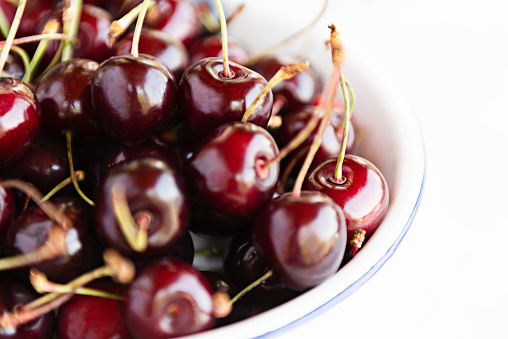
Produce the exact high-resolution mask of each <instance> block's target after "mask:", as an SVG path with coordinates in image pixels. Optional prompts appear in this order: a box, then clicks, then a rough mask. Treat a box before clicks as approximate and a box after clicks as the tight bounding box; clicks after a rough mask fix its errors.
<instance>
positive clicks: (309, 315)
mask: <svg viewBox="0 0 508 339" xmlns="http://www.w3.org/2000/svg"><path fill="white" fill-rule="evenodd" d="M423 166H424V167H423V176H422V182H421V185H420V191H419V193H418V198H417V200H416V203H415V205H414V207H413V210H412V212H411V215H410V216H409V219H408V220H407V222H406V224H405V226H404V228H403V229H402V232H401V233H400V234H399V236H398V237H397V239H395V242H394V243H393V244H392V246H391V247H390V248H389V249H388V250H387V251H386V253H385V254H384V255H383V256H382V257H381V258H380V259H379V260H378V261H377V262H376V263H375V264H374V266H372V267H371V268H370V269H369V270H368V271H367V272H366V273H365V274H364V275H363V276H361V277H360V278H359V279H358V280H356V281H355V282H354V283H352V284H351V285H349V286H348V287H347V288H346V289H344V290H343V291H341V292H340V293H339V294H337V295H336V296H335V297H334V298H332V299H331V300H329V301H328V302H326V303H325V304H323V305H321V306H320V307H318V308H316V309H315V310H313V311H311V312H310V313H307V314H306V315H304V316H303V317H301V318H299V319H296V320H295V321H293V322H291V323H289V324H287V325H284V326H282V327H280V328H278V329H276V330H274V331H271V332H267V333H265V334H262V335H260V336H257V337H255V338H270V337H274V336H275V335H277V334H280V333H281V332H284V331H287V330H288V329H291V328H293V327H295V326H298V325H300V324H302V322H305V321H309V320H310V319H312V318H314V317H316V316H318V315H320V314H322V313H323V312H325V311H327V310H329V309H330V308H332V307H333V306H335V305H337V304H338V303H339V302H341V301H342V300H344V299H346V298H347V297H348V296H350V295H351V294H353V292H355V291H356V290H357V289H359V288H360V287H361V286H362V285H363V284H365V283H366V282H367V281H368V280H369V279H370V278H372V277H373V276H374V275H375V274H376V273H377V272H378V271H379V269H381V267H383V265H384V264H385V263H386V262H387V261H388V259H390V258H391V256H392V255H393V254H394V253H395V251H396V250H397V248H398V247H399V244H400V243H401V241H402V239H404V236H405V235H406V233H407V231H408V230H409V228H410V227H411V224H412V223H413V220H414V218H415V216H416V213H417V211H418V208H419V206H420V202H421V199H422V195H423V189H424V185H425V173H426V158H425V150H424V151H423Z"/></svg>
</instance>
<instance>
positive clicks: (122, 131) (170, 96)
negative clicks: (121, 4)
mask: <svg viewBox="0 0 508 339" xmlns="http://www.w3.org/2000/svg"><path fill="white" fill-rule="evenodd" d="M176 92H177V87H176V83H175V79H174V76H173V74H171V72H170V71H169V70H168V69H167V68H166V67H165V66H163V65H162V64H161V63H160V62H159V61H157V60H156V59H155V58H153V57H151V56H148V55H146V54H143V55H141V56H140V57H133V56H130V55H125V56H117V57H112V58H110V59H108V60H106V61H104V62H103V63H102V64H101V65H100V66H99V68H98V69H97V70H96V72H95V73H94V76H93V80H92V104H93V107H94V109H95V111H96V113H97V117H98V119H99V123H100V124H101V126H102V127H103V129H104V130H105V131H106V133H108V134H109V136H110V137H111V138H113V139H114V140H116V141H117V142H120V143H123V144H131V145H132V144H139V143H141V142H142V141H144V140H146V139H148V138H149V137H150V135H151V134H153V133H155V132H156V131H158V130H160V129H161V128H162V127H163V126H164V123H165V122H167V121H168V120H169V119H170V118H171V116H172V115H173V113H174V111H175V108H176V96H177V95H176Z"/></svg>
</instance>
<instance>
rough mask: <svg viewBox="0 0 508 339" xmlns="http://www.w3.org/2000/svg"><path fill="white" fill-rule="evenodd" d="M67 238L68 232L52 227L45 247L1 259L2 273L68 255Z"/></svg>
mask: <svg viewBox="0 0 508 339" xmlns="http://www.w3.org/2000/svg"><path fill="white" fill-rule="evenodd" d="M65 238H66V232H65V231H64V230H63V229H62V228H61V227H60V226H52V227H51V228H50V230H49V232H48V236H47V238H46V241H45V242H44V245H42V246H40V247H38V248H36V249H35V250H33V251H31V252H27V253H23V254H18V255H15V256H12V257H6V258H2V259H0V271H4V270H11V269H15V268H20V267H25V266H30V265H33V264H35V263H39V262H43V261H46V260H52V259H55V258H58V257H61V256H64V255H66V254H68V253H69V251H68V250H67V244H66V242H65Z"/></svg>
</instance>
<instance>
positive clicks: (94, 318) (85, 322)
mask: <svg viewBox="0 0 508 339" xmlns="http://www.w3.org/2000/svg"><path fill="white" fill-rule="evenodd" d="M87 287H90V288H94V289H97V290H100V291H105V292H108V293H113V294H116V295H119V296H123V287H120V286H118V285H116V284H114V283H112V282H111V281H108V280H103V281H97V282H94V283H92V284H90V285H88V286H87ZM120 308H121V302H120V301H118V300H115V299H110V298H102V297H94V296H86V295H75V296H73V297H72V299H71V300H69V301H68V302H66V303H65V304H64V305H62V306H60V307H59V308H58V313H57V324H56V330H55V332H56V336H57V338H58V339H74V338H80V339H113V338H114V339H130V338H132V337H131V335H130V334H129V332H128V331H127V329H126V327H125V324H124V321H123V318H122V316H121V311H120Z"/></svg>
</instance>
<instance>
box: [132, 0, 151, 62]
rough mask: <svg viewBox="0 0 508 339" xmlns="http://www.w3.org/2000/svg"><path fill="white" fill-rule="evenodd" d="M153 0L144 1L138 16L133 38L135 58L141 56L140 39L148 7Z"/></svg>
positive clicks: (133, 54)
mask: <svg viewBox="0 0 508 339" xmlns="http://www.w3.org/2000/svg"><path fill="white" fill-rule="evenodd" d="M150 2H152V0H144V1H143V4H142V7H141V11H140V12H139V15H138V20H137V21H136V28H134V36H133V37H132V47H131V55H132V56H133V57H135V58H137V57H138V56H139V39H140V38H141V29H142V28H143V22H144V21H145V16H146V12H147V11H148V6H149V5H150Z"/></svg>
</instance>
